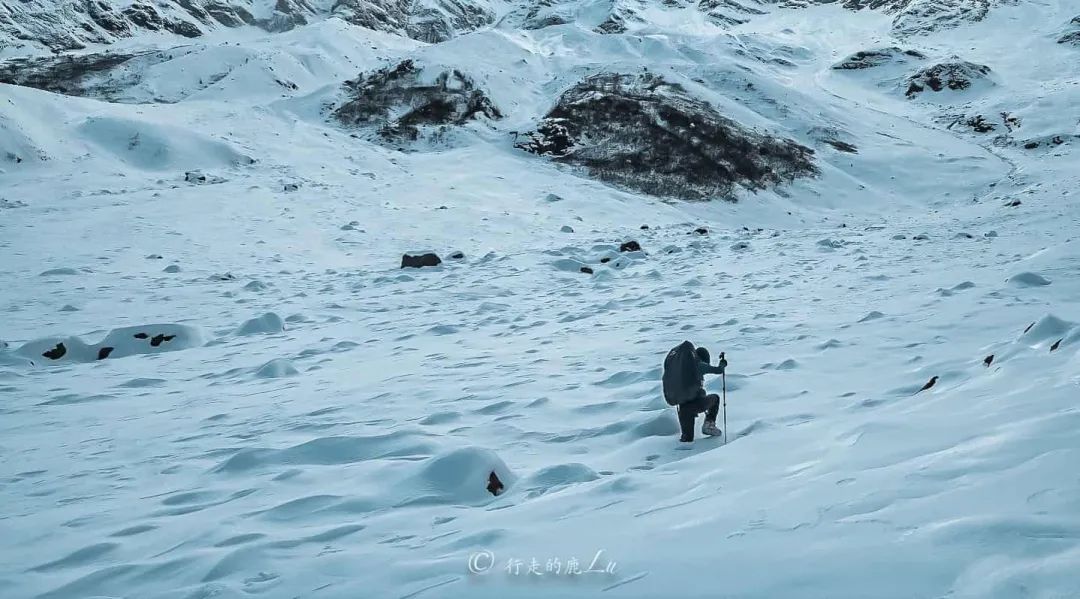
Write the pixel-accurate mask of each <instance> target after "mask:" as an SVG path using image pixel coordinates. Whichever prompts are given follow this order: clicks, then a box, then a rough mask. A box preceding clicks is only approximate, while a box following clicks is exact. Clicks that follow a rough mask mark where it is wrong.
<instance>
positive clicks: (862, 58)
mask: <svg viewBox="0 0 1080 599" xmlns="http://www.w3.org/2000/svg"><path fill="white" fill-rule="evenodd" d="M925 58H926V55H925V54H922V53H921V52H918V51H916V50H904V49H902V48H899V47H897V46H889V47H886V48H874V49H872V50H861V51H859V52H856V53H854V54H852V55H851V56H848V57H847V58H845V59H843V60H841V61H840V62H838V63H836V64H834V65H833V66H832V68H833V69H835V70H838V71H857V70H862V69H871V68H874V67H880V66H885V65H893V64H905V63H908V62H911V61H913V60H923V59H925Z"/></svg>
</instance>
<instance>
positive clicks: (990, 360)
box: [983, 354, 994, 367]
mask: <svg viewBox="0 0 1080 599" xmlns="http://www.w3.org/2000/svg"><path fill="white" fill-rule="evenodd" d="M993 363H994V354H990V355H989V356H986V357H985V358H983V364H985V365H986V366H987V367H989V366H990V365H991V364H993Z"/></svg>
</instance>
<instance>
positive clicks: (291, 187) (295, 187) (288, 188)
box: [282, 183, 300, 192]
mask: <svg viewBox="0 0 1080 599" xmlns="http://www.w3.org/2000/svg"><path fill="white" fill-rule="evenodd" d="M282 191H285V192H293V191H300V184H299V183H286V184H285V186H284V187H283V188H282Z"/></svg>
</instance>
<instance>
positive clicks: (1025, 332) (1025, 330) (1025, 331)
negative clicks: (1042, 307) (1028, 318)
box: [1024, 322, 1035, 335]
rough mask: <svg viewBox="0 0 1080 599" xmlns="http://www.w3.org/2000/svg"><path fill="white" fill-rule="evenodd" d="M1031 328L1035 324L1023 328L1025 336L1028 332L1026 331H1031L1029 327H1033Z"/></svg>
mask: <svg viewBox="0 0 1080 599" xmlns="http://www.w3.org/2000/svg"><path fill="white" fill-rule="evenodd" d="M1033 326H1035V323H1034V322H1032V323H1031V324H1029V325H1027V328H1025V329H1024V334H1025V335H1026V334H1027V332H1028V331H1030V330H1031V327H1033Z"/></svg>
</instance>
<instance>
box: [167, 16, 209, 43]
mask: <svg viewBox="0 0 1080 599" xmlns="http://www.w3.org/2000/svg"><path fill="white" fill-rule="evenodd" d="M165 29H166V31H168V32H170V33H175V34H176V35H180V36H183V37H187V38H196V37H199V36H201V35H202V30H201V29H199V26H198V25H196V24H195V23H192V22H191V21H184V20H180V19H169V20H167V21H165Z"/></svg>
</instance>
